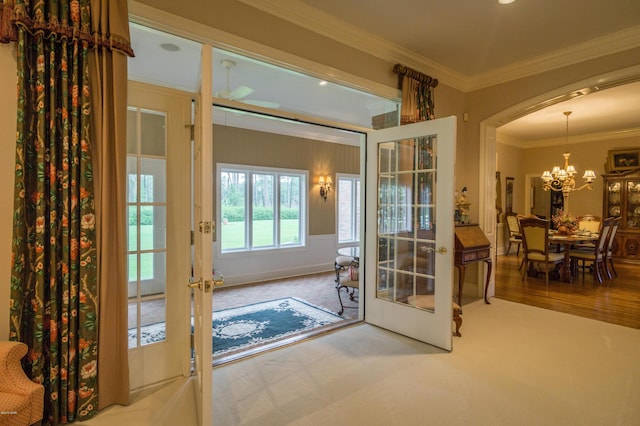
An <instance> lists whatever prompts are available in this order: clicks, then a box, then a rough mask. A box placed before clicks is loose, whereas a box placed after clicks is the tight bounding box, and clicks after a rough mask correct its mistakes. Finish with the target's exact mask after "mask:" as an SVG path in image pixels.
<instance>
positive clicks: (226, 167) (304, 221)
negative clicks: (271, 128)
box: [215, 163, 309, 256]
mask: <svg viewBox="0 0 640 426" xmlns="http://www.w3.org/2000/svg"><path fill="white" fill-rule="evenodd" d="M223 172H238V173H245V174H246V178H245V189H244V192H245V193H244V209H245V225H244V233H245V236H244V241H245V243H244V246H243V247H241V248H233V249H226V250H225V249H223V247H222V223H223V222H222V221H223V219H222V179H221V176H222V173H223ZM254 174H270V175H273V176H274V195H273V197H274V198H273V200H274V201H273V203H274V213H273V215H274V220H273V236H274V244H273V245H269V246H257V247H254V246H253V226H252V225H253V220H251V218H252V217H253V194H254V185H253V176H254ZM281 176H294V177H298V178H300V179H301V181H302V182H301V184H300V213H299V224H298V228H299V229H298V232H299V234H300V242H299V243H298V244H292V243H281V241H280V238H281V234H280V228H281V222H280V221H281V214H280V207H281V194H280V178H281ZM308 193H309V172H308V170H301V169H287V168H281V167H264V166H251V165H245V164H231V163H217V165H216V197H215V203H216V220H217V223H219V224H221V226H218V227H216V242H217V250H216V251H217V253H218V255H220V256H225V255H230V254H240V253H256V252H265V251H273V250H287V249H300V248H306V247H307V241H308V235H309V216H308V214H309V213H308V212H309V207H308V196H307V194H308Z"/></svg>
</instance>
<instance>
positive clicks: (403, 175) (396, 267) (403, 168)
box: [376, 137, 436, 311]
mask: <svg viewBox="0 0 640 426" xmlns="http://www.w3.org/2000/svg"><path fill="white" fill-rule="evenodd" d="M435 147H436V138H435V137H421V138H415V139H405V140H400V141H395V142H385V143H382V144H379V145H378V231H377V238H378V274H377V279H378V282H377V292H376V297H378V298H381V299H385V300H389V301H392V302H396V303H403V304H408V305H412V306H415V304H416V303H417V302H418V301H420V305H421V306H427V308H426V309H428V310H431V311H433V308H429V307H428V306H433V302H431V303H428V302H427V303H424V301H425V300H432V299H433V297H434V294H435V293H434V292H435V281H434V280H435V271H434V267H435V232H434V231H435V230H434V227H433V224H434V223H435V220H436V218H435V208H434V207H435V192H436V191H435V190H436V187H435V173H436V171H435V169H434V168H433V166H434V164H435Z"/></svg>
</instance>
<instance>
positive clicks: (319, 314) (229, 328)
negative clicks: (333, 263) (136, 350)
mask: <svg viewBox="0 0 640 426" xmlns="http://www.w3.org/2000/svg"><path fill="white" fill-rule="evenodd" d="M342 320H344V318H342V317H340V316H338V315H336V314H334V313H333V312H330V311H328V310H326V309H323V308H320V307H318V306H314V305H312V304H310V303H309V302H306V301H304V300H302V299H298V298H295V297H287V298H284V299H277V300H270V301H268V302H260V303H254V304H251V305H247V306H241V307H238V308H230V309H223V310H220V311H215V312H213V324H212V331H213V354H214V355H222V354H225V353H228V352H232V351H238V350H245V349H248V348H250V347H251V346H256V345H263V344H265V343H270V342H273V341H276V340H280V339H283V338H286V337H289V336H293V335H295V334H298V333H302V332H306V331H309V330H312V329H314V328H317V327H322V326H324V325H327V324H331V323H335V322H338V321H342ZM164 339H165V325H164V323H163V322H161V323H157V324H152V325H148V326H144V327H142V328H141V330H140V341H141V344H142V345H147V344H150V343H155V342H161V341H163V340H164ZM135 340H136V335H135V330H129V347H133V346H135ZM132 343H133V346H132Z"/></svg>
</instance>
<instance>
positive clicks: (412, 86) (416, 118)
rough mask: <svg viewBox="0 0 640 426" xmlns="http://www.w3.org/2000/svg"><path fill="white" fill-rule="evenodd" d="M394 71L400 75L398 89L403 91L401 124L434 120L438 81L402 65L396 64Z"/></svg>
mask: <svg viewBox="0 0 640 426" xmlns="http://www.w3.org/2000/svg"><path fill="white" fill-rule="evenodd" d="M393 71H394V72H395V73H396V74H398V88H399V89H400V90H402V109H401V111H400V124H409V123H417V122H420V121H425V120H433V119H434V118H435V111H434V110H435V105H434V89H435V88H436V87H437V86H438V80H436V79H434V78H432V77H430V76H428V75H426V74H422V73H420V72H418V71H415V70H412V69H411V68H407V67H405V66H404V65H400V64H396V65H395V66H394V67H393Z"/></svg>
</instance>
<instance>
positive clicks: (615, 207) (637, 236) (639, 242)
mask: <svg viewBox="0 0 640 426" xmlns="http://www.w3.org/2000/svg"><path fill="white" fill-rule="evenodd" d="M602 177H603V179H604V202H603V204H602V205H603V212H602V217H619V218H620V227H619V228H618V232H617V234H616V242H615V244H614V247H613V250H614V251H613V255H614V257H616V258H618V259H623V260H628V261H632V262H638V263H640V167H639V168H634V169H631V170H626V171H622V172H617V173H609V174H605V175H603V176H602Z"/></svg>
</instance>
